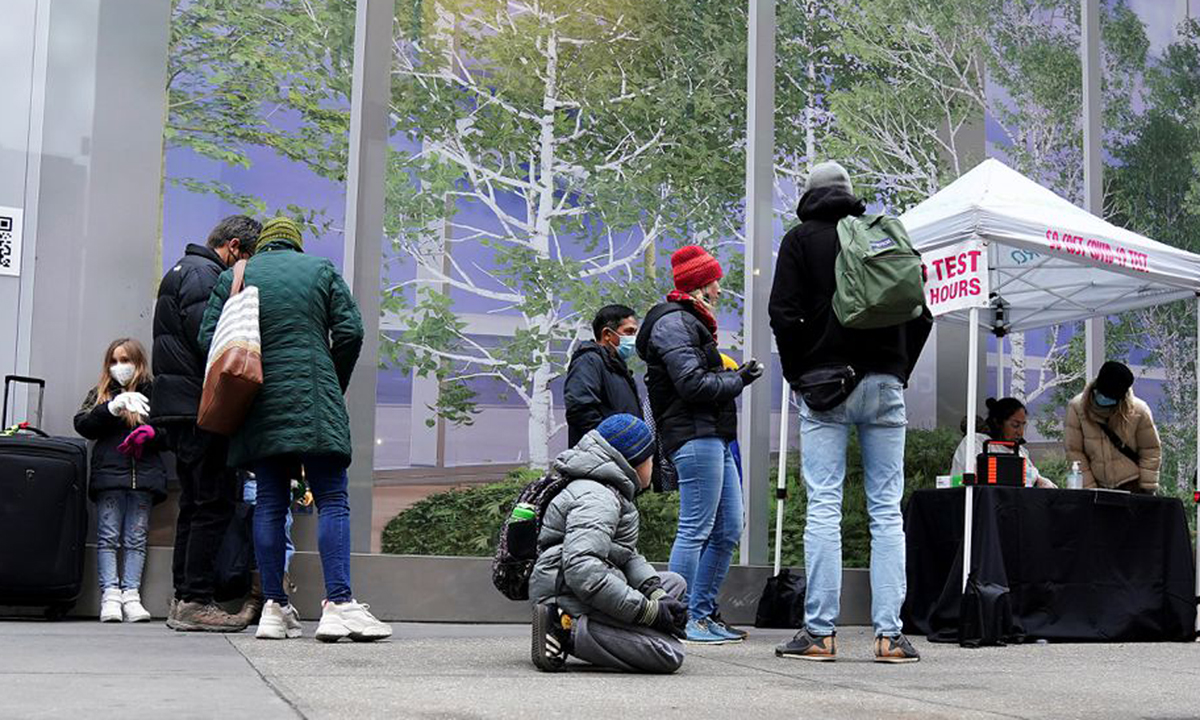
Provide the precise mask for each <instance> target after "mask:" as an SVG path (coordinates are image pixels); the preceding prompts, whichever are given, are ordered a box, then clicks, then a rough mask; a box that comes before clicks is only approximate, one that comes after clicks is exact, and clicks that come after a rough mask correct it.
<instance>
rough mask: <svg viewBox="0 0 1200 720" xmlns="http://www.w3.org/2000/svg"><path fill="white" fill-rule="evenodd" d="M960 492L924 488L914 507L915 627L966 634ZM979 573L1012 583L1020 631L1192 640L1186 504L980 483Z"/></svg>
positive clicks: (908, 517)
mask: <svg viewBox="0 0 1200 720" xmlns="http://www.w3.org/2000/svg"><path fill="white" fill-rule="evenodd" d="M965 492H966V491H965V489H963V488H954V489H942V490H920V491H917V492H915V493H913V495H912V497H911V499H910V500H909V504H908V507H907V509H906V512H905V534H906V535H907V546H908V597H907V600H906V602H905V605H904V623H905V628H906V630H908V631H910V632H912V633H913V634H920V635H926V636H928V637H929V639H930V640H940V641H946V642H953V641H956V640H957V639H958V629H959V611H960V607H959V606H960V603H961V599H962V592H961V587H962V564H961V563H962V536H963V494H964V493H965ZM972 535H973V537H972V552H971V555H972V570H973V572H974V573H975V578H976V579H977V580H979V581H981V582H987V583H994V584H996V585H1001V586H1007V587H1008V588H1009V591H1010V600H1011V606H1012V614H1013V620H1014V622H1015V624H1016V625H1017V626H1018V627H1017V628H1016V630H1015V632H1014V635H1016V636H1020V635H1024V637H1025V638H1026V639H1029V640H1033V639H1041V638H1045V639H1047V640H1072V641H1088V640H1093V641H1105V642H1132V641H1164V640H1179V641H1187V640H1191V639H1193V638H1194V636H1195V634H1194V633H1195V622H1196V598H1195V585H1194V582H1195V578H1194V575H1193V572H1194V569H1193V562H1192V547H1191V544H1190V537H1189V535H1188V529H1187V521H1186V519H1185V516H1184V509H1183V504H1182V503H1181V502H1180V501H1179V500H1177V499H1173V498H1158V497H1149V496H1140V495H1130V494H1127V493H1112V492H1103V491H1093V490H1043V489H1026V488H1006V487H981V488H977V489H976V490H975V526H974V532H973V533H972Z"/></svg>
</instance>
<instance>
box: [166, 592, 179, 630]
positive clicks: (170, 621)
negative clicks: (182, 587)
mask: <svg viewBox="0 0 1200 720" xmlns="http://www.w3.org/2000/svg"><path fill="white" fill-rule="evenodd" d="M178 610H179V598H175V597H173V598H171V602H170V604H169V605H167V627H169V628H171V629H172V630H174V629H175V625H176V622H175V613H176V611H178Z"/></svg>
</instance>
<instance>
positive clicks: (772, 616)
mask: <svg viewBox="0 0 1200 720" xmlns="http://www.w3.org/2000/svg"><path fill="white" fill-rule="evenodd" d="M805 585H806V582H805V577H804V573H800V574H799V575H793V574H792V571H791V569H790V568H784V569H782V570H780V571H779V574H778V575H773V576H771V577H770V578H767V585H766V587H765V588H763V594H762V597H760V598H759V600H758V612H756V613H755V615H754V627H756V628H788V629H795V628H802V627H804V592H805V590H806V587H805Z"/></svg>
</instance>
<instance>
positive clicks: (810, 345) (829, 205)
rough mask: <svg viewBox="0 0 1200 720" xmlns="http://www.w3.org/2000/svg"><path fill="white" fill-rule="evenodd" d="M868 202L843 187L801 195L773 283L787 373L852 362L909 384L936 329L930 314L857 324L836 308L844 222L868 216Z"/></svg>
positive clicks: (774, 315) (775, 323) (862, 370)
mask: <svg viewBox="0 0 1200 720" xmlns="http://www.w3.org/2000/svg"><path fill="white" fill-rule="evenodd" d="M865 211H866V205H865V204H863V202H862V201H861V200H859V199H858V198H856V197H854V196H853V195H851V194H850V193H848V192H846V191H844V190H839V189H837V188H818V189H816V190H810V191H809V192H806V193H805V194H804V196H803V197H801V198H800V207H799V208H798V209H797V210H796V212H797V214H798V215H799V216H800V220H801V224H800V225H798V226H796V227H794V228H792V229H791V231H790V232H788V234H787V235H785V236H784V237H783V242H782V243H781V244H780V246H779V259H778V260H777V261H776V264H775V283H774V285H773V286H772V287H771V303H770V315H771V329H772V330H773V331H774V332H775V342H776V344H777V345H778V346H779V359H780V361H781V362H782V364H783V376H784V377H785V378H787V380H788V382H790V383H793V384H794V383H795V382H796V381H797V380H798V379H799V378H800V375H801V374H803V373H804V372H805V371H807V370H811V369H813V368H817V367H821V366H825V365H850V366H852V367H853V368H854V369H855V370H856V371H857V372H858V374H859V376H860V377H861V376H863V375H866V374H867V373H882V374H886V375H893V376H895V377H897V378H899V379H900V381H901V382H904V383H907V382H908V377H909V375H911V374H912V370H913V367H914V366H915V365H916V364H917V358H919V357H920V355H921V349H922V348H924V347H925V341H926V340H927V339H928V338H929V331H930V330H931V329H932V328H933V319H932V318H931V317H930V316H929V315H928V313H926V314H925V315H924V316H922V317H919V318H917V319H915V320H912V321H910V322H908V323H906V324H904V325H897V326H895V327H888V328H878V329H875V330H851V329H848V328H845V327H843V326H842V324H841V323H840V322H838V319H837V316H835V315H834V314H833V304H832V303H833V294H834V291H835V290H836V289H837V281H836V279H835V273H834V263H835V262H836V260H837V256H838V253H839V252H841V243H840V242H839V241H838V234H837V224H838V221H839V220H841V219H842V218H844V217H847V216H850V215H854V216H858V215H862V214H863V213H864V212H865Z"/></svg>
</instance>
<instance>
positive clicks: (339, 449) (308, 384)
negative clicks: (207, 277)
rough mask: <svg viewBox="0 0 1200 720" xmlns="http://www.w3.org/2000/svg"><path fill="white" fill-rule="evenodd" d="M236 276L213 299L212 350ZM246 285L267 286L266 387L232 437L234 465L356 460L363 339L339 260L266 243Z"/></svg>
mask: <svg viewBox="0 0 1200 720" xmlns="http://www.w3.org/2000/svg"><path fill="white" fill-rule="evenodd" d="M232 283H233V270H227V271H225V273H224V274H222V275H221V277H220V279H219V280H218V281H217V285H216V287H215V288H213V293H212V297H210V298H209V299H208V307H207V308H206V309H205V311H204V322H203V323H202V325H201V327H200V346H201V347H203V348H204V349H205V351H206V352H207V351H208V348H209V345H210V344H211V343H212V337H213V333H215V332H216V329H217V320H218V319H219V318H220V316H221V308H222V307H224V305H225V301H226V300H227V299H228V298H229V288H230V285H231V284H232ZM246 285H247V286H250V285H253V286H255V287H257V288H258V293H259V318H258V321H259V328H260V332H261V333H262V362H263V386H262V390H260V391H259V394H258V397H257V398H255V400H254V404H253V405H252V406H251V407H250V414H249V415H248V416H247V417H246V422H245V423H244V424H243V425H242V427H241V428H240V429H239V430H238V431H237V433H235V434H234V436H233V437H232V438H230V447H229V464H230V466H232V467H239V468H244V467H248V466H250V465H251V464H253V463H254V462H255V461H257V460H261V459H263V458H268V457H272V456H275V455H287V454H293V453H310V454H318V455H336V456H340V457H341V458H342V459H343V460H344V461H345V462H346V464H347V465H349V463H350V419H349V417H348V415H347V413H346V401H345V398H344V397H343V393H345V391H346V387H347V386H348V385H349V384H350V376H351V374H352V373H353V372H354V363H355V362H356V361H357V360H358V353H359V351H360V350H361V349H362V343H363V326H362V316H361V315H360V314H359V311H358V305H357V303H355V302H354V298H353V297H352V296H351V295H350V288H348V287H347V286H346V282H345V281H344V280H343V279H342V276H341V275H339V274H338V271H337V269H336V268H334V266H333V263H331V262H329V261H328V260H325V259H323V258H317V257H312V256H310V255H305V254H304V253H303V252H301V251H300V250H298V249H297V248H296V247H295V246H293V245H291V244H290V243H288V242H286V241H275V242H270V243H267V244H266V245H265V246H264V247H262V248H260V249H259V251H258V253H257V254H255V255H254V257H253V258H251V259H250V262H249V263H248V264H247V266H246Z"/></svg>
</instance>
